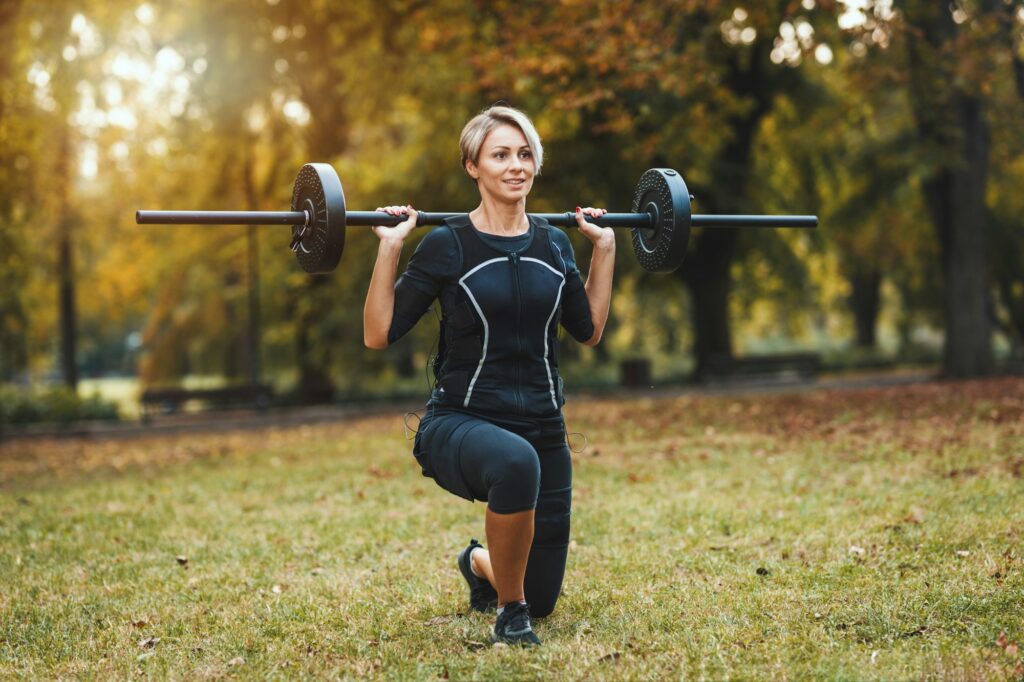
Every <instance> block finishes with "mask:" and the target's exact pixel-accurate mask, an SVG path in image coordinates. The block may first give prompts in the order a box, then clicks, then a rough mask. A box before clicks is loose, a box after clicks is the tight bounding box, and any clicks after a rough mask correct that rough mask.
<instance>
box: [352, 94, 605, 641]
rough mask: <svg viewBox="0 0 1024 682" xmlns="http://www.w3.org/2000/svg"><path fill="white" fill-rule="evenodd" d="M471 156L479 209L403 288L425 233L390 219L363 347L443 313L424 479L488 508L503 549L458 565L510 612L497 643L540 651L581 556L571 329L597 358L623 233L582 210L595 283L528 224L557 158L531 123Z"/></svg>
mask: <svg viewBox="0 0 1024 682" xmlns="http://www.w3.org/2000/svg"><path fill="white" fill-rule="evenodd" d="M459 145H460V148H461V151H462V165H463V168H464V169H465V171H466V173H467V174H468V175H469V176H470V178H472V180H473V181H475V183H476V185H477V188H478V189H479V191H480V205H479V206H477V207H476V208H475V209H474V210H473V211H472V212H471V213H469V215H468V217H467V216H461V217H458V218H454V219H450V220H448V221H447V223H446V224H445V225H443V226H441V227H439V228H437V229H435V230H433V231H432V232H430V233H429V234H428V235H427V236H426V237H425V238H424V239H423V241H422V242H420V245H419V247H418V248H417V249H416V252H415V253H414V254H413V255H412V258H411V259H410V261H409V265H408V268H407V270H406V272H405V274H404V275H403V276H402V278H401V279H400V280H399V281H398V283H397V285H396V283H395V271H396V268H397V265H398V259H399V255H400V254H401V250H402V242H403V241H404V240H405V238H406V237H407V236H408V235H409V233H410V232H411V231H412V230H413V228H415V227H416V211H415V210H414V209H413V208H412V207H411V206H389V207H387V208H384V209H378V210H384V211H387V212H388V213H390V214H392V215H408V216H409V217H408V219H407V220H405V221H404V222H402V223H400V224H398V225H396V226H394V227H380V226H378V227H375V228H373V230H374V232H375V233H376V234H377V236H378V237H379V238H380V247H379V250H378V253H377V261H376V263H375V265H374V269H373V276H372V278H371V280H370V288H369V291H368V292H367V296H366V307H365V309H364V311H363V325H364V340H365V343H366V345H367V346H368V347H370V348H386V347H387V346H388V345H389V344H390V343H394V342H395V341H396V340H397V339H399V338H400V337H401V336H402V335H403V334H405V333H406V332H407V331H409V329H411V328H412V326H413V325H414V324H416V322H417V321H418V320H419V318H420V317H421V316H422V315H423V313H424V312H426V311H427V309H428V308H429V307H430V305H431V303H432V302H433V301H434V299H435V298H437V299H439V300H440V303H441V310H442V320H441V335H440V342H439V348H438V356H437V359H436V360H435V362H434V374H435V376H436V378H437V384H436V388H435V389H434V392H433V394H432V396H431V399H430V401H429V402H428V404H427V411H426V414H425V416H424V417H423V420H422V421H421V423H420V426H419V429H418V431H417V434H416V441H415V446H414V448H413V452H414V454H415V456H416V459H417V461H418V462H419V464H420V466H421V467H422V469H423V474H424V475H425V476H429V477H431V478H433V479H434V480H435V481H436V482H437V484H438V485H440V486H441V487H442V488H444V489H446V490H448V491H449V492H451V493H454V494H455V495H458V496H460V497H464V498H466V499H469V500H482V501H486V502H487V511H486V515H485V520H484V523H485V531H486V536H487V542H488V546H489V549H484V548H483V547H482V546H481V545H479V544H478V543H477V542H476V540H471V541H470V543H469V546H468V547H466V549H465V550H463V551H462V553H461V554H460V555H459V559H458V564H459V568H460V570H461V572H462V574H463V576H464V577H465V579H466V581H467V583H468V584H469V588H470V607H471V608H473V609H475V610H478V611H485V610H488V609H489V608H493V607H497V613H498V616H497V622H496V623H495V626H494V634H493V637H492V638H493V639H494V641H497V642H504V643H507V644H522V645H534V644H540V640H539V639H538V638H537V636H536V635H535V634H534V633H533V629H532V627H531V623H530V615H531V614H532V615H533V616H534V617H540V616H546V615H548V614H549V613H551V611H552V610H554V607H555V601H556V600H557V599H558V594H559V592H560V591H561V587H562V578H563V576H564V573H565V562H566V557H567V555H568V547H569V509H570V504H571V500H572V459H571V456H570V453H569V449H568V447H567V445H566V438H565V425H564V422H563V420H562V413H561V406H562V403H563V402H564V401H563V398H562V381H561V379H560V378H559V376H558V365H557V361H556V358H555V344H556V334H557V328H558V324H559V322H561V324H562V326H563V327H565V328H566V330H567V331H568V332H569V333H570V334H571V335H572V336H573V337H575V338H576V339H577V340H579V341H581V342H583V343H585V344H587V345H590V346H593V345H595V344H597V342H598V341H600V340H601V334H602V332H603V330H604V326H605V322H606V320H607V319H608V306H609V303H610V300H611V287H612V271H613V265H614V260H615V235H614V232H613V231H612V230H611V229H610V228H601V227H598V226H596V225H594V224H592V223H589V222H587V220H586V218H587V216H591V217H598V216H601V215H603V214H604V210H603V209H595V208H586V209H579V208H577V210H576V221H577V223H578V225H579V229H580V232H582V233H583V234H584V235H586V237H587V238H588V239H589V240H590V241H591V242H593V245H594V252H593V256H592V259H591V263H590V274H589V276H588V278H587V282H586V284H585V285H584V284H583V282H582V280H581V278H580V274H579V271H578V270H577V268H576V264H575V260H574V258H573V252H572V246H571V245H570V243H569V239H568V237H567V236H566V234H565V233H564V232H562V231H561V230H558V229H555V228H553V227H551V226H550V225H549V224H548V223H547V222H546V221H543V220H539V219H535V218H530V217H529V216H528V215H527V213H526V197H527V195H528V194H529V193H530V188H531V187H532V186H533V179H534V176H536V175H537V174H538V173H540V169H541V165H542V161H543V148H542V146H541V142H540V137H539V136H538V135H537V131H536V129H535V128H534V127H533V124H532V123H531V122H530V119H529V118H527V117H526V115H525V114H523V113H522V112H520V111H517V110H516V109H512V108H510V107H504V106H494V107H491V108H490V109H487V110H485V111H484V112H483V113H481V114H480V115H478V116H476V117H475V118H473V119H472V120H471V121H469V123H467V124H466V127H465V128H464V129H463V131H462V136H461V139H460V141H459ZM527 601H528V602H529V605H527Z"/></svg>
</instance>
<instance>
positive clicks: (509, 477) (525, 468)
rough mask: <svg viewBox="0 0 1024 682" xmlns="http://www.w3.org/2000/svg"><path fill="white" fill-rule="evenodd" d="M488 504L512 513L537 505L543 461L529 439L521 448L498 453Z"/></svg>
mask: <svg viewBox="0 0 1024 682" xmlns="http://www.w3.org/2000/svg"><path fill="white" fill-rule="evenodd" d="M489 479H490V491H489V494H488V498H487V499H488V503H489V506H490V508H491V510H492V511H494V512H497V513H499V514H510V513H514V512H519V511H525V510H527V509H533V508H534V507H535V506H536V505H537V494H538V492H539V490H540V460H539V459H538V458H537V452H536V451H535V450H534V449H533V448H532V447H531V446H530V445H529V444H528V443H526V442H523V443H522V447H513V448H508V449H506V450H504V451H502V452H501V453H500V454H499V453H495V457H494V465H493V468H492V470H491V476H490V477H489Z"/></svg>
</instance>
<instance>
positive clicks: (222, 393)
mask: <svg viewBox="0 0 1024 682" xmlns="http://www.w3.org/2000/svg"><path fill="white" fill-rule="evenodd" d="M273 396H274V390H273V389H272V388H271V387H270V386H268V385H266V384H245V385H242V386H222V387H219V388H177V387H175V388H147V389H146V390H145V391H143V392H142V397H141V398H140V402H141V403H142V414H143V416H144V417H148V416H149V415H150V410H152V409H153V408H156V409H158V410H159V411H160V412H161V413H162V414H173V413H174V412H177V411H178V410H179V409H181V406H182V405H184V404H185V403H186V402H189V401H190V400H195V401H197V402H201V403H203V405H204V407H229V406H252V407H257V408H259V409H261V410H262V409H266V408H267V407H269V406H270V401H271V399H272V398H273Z"/></svg>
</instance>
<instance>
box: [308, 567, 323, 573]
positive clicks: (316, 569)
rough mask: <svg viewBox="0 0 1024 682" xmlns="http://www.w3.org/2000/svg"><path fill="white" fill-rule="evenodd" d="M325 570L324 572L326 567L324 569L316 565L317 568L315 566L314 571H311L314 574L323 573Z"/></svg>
mask: <svg viewBox="0 0 1024 682" xmlns="http://www.w3.org/2000/svg"><path fill="white" fill-rule="evenodd" d="M323 572H324V569H322V568H321V567H319V566H317V567H316V568H314V569H313V570H312V571H310V573H312V574H313V575H320V574H321V573H323Z"/></svg>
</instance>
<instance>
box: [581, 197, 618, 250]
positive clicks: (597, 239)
mask: <svg viewBox="0 0 1024 682" xmlns="http://www.w3.org/2000/svg"><path fill="white" fill-rule="evenodd" d="M607 212H608V211H606V210H604V209H603V208H591V207H590V206H587V207H586V208H580V207H579V206H577V207H576V224H577V225H578V226H579V228H580V232H582V233H583V234H584V235H585V236H586V238H587V239H589V240H590V241H591V242H592V243H593V244H594V248H595V249H603V250H611V249H614V248H615V230H613V229H612V228H610V227H598V226H597V225H595V224H594V223H590V222H587V218H588V217H590V218H600V217H601V216H603V215H604V214H605V213H607Z"/></svg>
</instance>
